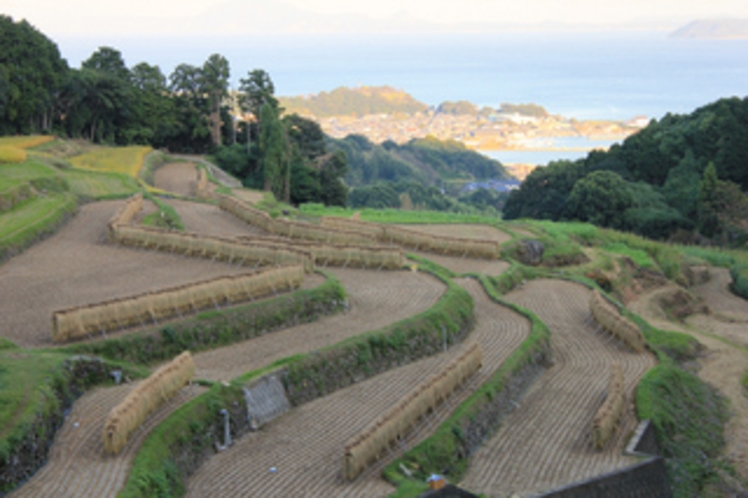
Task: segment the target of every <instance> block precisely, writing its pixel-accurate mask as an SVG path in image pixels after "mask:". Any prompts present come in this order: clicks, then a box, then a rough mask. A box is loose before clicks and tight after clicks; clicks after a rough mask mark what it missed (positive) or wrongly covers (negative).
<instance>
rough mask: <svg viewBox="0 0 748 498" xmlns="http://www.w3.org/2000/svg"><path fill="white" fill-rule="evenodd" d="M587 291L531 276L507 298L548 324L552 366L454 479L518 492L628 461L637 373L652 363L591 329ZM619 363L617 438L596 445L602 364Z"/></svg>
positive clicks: (605, 367)
mask: <svg viewBox="0 0 748 498" xmlns="http://www.w3.org/2000/svg"><path fill="white" fill-rule="evenodd" d="M589 298H590V291H589V290H588V289H586V288H585V287H583V286H581V285H578V284H574V283H570V282H566V281H562V280H536V281H532V282H529V283H528V284H526V285H525V286H524V287H523V288H522V289H519V290H516V291H514V292H512V293H510V294H509V295H508V296H507V299H508V300H509V301H511V302H513V303H516V304H519V305H521V306H524V307H526V308H528V309H530V310H532V311H533V312H535V313H536V314H537V315H538V316H539V317H540V319H541V320H543V321H544V322H545V323H546V324H547V325H548V326H549V328H550V329H551V343H552V348H553V361H554V365H553V367H551V368H550V369H549V370H547V371H546V372H545V373H544V374H543V375H542V376H541V377H540V379H538V380H537V381H536V382H535V384H533V386H532V387H531V388H530V390H529V391H528V392H527V394H526V395H525V396H524V397H523V399H522V401H520V407H519V408H517V409H516V410H515V411H514V412H513V413H512V414H510V415H509V416H508V417H507V418H506V419H505V421H504V424H503V426H502V428H500V429H499V431H497V433H496V434H495V435H494V436H493V437H492V438H491V439H490V440H489V441H488V442H486V443H485V444H484V446H482V447H481V448H480V449H479V450H478V451H477V452H476V454H475V455H474V456H473V457H472V460H471V464H470V469H469V471H468V473H467V475H466V476H465V479H464V480H463V482H462V483H461V485H462V486H464V487H465V488H466V489H470V490H471V491H473V492H480V493H485V494H487V495H489V496H510V495H512V494H514V493H517V494H519V495H521V496H525V495H528V494H532V493H537V492H541V491H544V490H549V489H552V488H555V487H558V486H562V485H565V484H570V483H572V482H575V481H579V480H582V479H586V478H590V477H593V476H595V475H598V474H601V473H604V472H609V471H612V470H615V469H618V468H621V467H625V466H627V465H629V464H632V463H634V462H635V461H636V460H635V459H633V458H630V457H626V456H623V455H622V450H623V447H624V446H625V439H624V438H625V436H626V435H628V434H629V433H630V431H631V430H633V428H634V426H635V425H636V419H635V415H634V412H633V407H632V406H631V400H632V393H633V391H634V388H635V386H636V384H637V382H638V381H639V378H640V377H641V376H642V375H643V374H644V373H645V372H646V371H647V370H648V369H649V368H650V367H652V366H654V364H655V359H654V357H653V356H652V355H650V354H648V353H643V354H635V353H632V352H629V351H628V350H627V349H625V348H624V347H623V346H621V345H619V344H617V343H616V342H614V341H613V340H612V339H611V338H610V337H609V336H608V335H607V334H606V333H604V332H602V331H600V332H598V331H597V327H596V325H595V324H594V322H593V320H592V318H591V315H590V311H589ZM613 361H618V362H620V363H621V365H622V367H623V371H624V376H625V392H626V396H627V400H628V403H627V408H626V411H625V414H624V418H623V422H622V424H621V427H620V428H619V430H618V433H617V437H616V438H615V439H614V440H612V441H611V442H610V443H609V444H608V445H607V446H606V447H605V448H604V450H603V451H595V450H594V449H592V446H591V444H590V439H589V438H590V432H591V429H592V419H593V417H594V415H595V413H596V411H597V409H598V408H599V406H600V405H601V404H602V402H603V400H604V396H605V390H606V387H607V382H608V373H609V366H610V364H611V363H612V362H613Z"/></svg>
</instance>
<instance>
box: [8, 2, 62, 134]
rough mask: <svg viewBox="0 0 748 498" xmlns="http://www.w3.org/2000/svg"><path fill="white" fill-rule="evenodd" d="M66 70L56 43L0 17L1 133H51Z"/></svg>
mask: <svg viewBox="0 0 748 498" xmlns="http://www.w3.org/2000/svg"><path fill="white" fill-rule="evenodd" d="M67 71H68V66H67V62H65V60H64V59H62V58H61V57H60V51H59V50H58V48H57V45H56V44H54V43H53V42H52V41H51V40H49V39H48V38H47V37H46V36H44V35H43V34H42V33H41V32H39V31H38V30H37V29H36V28H34V27H33V26H31V25H30V24H29V23H28V22H26V21H25V20H23V21H20V22H18V23H15V22H13V19H12V18H10V17H7V16H4V15H0V133H2V134H5V133H30V132H35V131H39V130H49V129H50V127H51V123H52V118H53V114H54V105H55V101H56V99H57V94H58V92H59V90H60V87H61V86H62V84H63V82H64V81H65V77H66V75H67Z"/></svg>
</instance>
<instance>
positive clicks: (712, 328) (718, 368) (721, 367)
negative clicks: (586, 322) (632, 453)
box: [629, 268, 748, 480]
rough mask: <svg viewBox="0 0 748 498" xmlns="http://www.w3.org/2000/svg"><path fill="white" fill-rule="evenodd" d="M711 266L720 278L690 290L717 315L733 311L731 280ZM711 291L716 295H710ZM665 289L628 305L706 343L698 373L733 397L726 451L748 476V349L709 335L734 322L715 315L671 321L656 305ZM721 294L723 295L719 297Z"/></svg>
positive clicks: (663, 325)
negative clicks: (746, 378)
mask: <svg viewBox="0 0 748 498" xmlns="http://www.w3.org/2000/svg"><path fill="white" fill-rule="evenodd" d="M710 270H712V271H713V270H717V271H716V272H713V273H712V274H713V275H715V273H716V276H717V278H713V279H712V281H710V282H708V283H707V284H706V285H702V286H697V287H694V288H693V289H691V290H692V291H693V292H694V293H696V294H697V295H701V296H702V297H704V298H705V300H706V301H707V303H708V304H709V306H710V308H711V309H712V310H713V311H714V312H715V314H716V316H719V315H720V314H729V313H733V312H734V311H735V309H734V308H733V307H732V305H734V304H735V301H734V300H735V299H739V298H737V297H735V296H733V295H732V294H727V293H729V291H728V289H727V285H728V284H729V280H725V278H724V275H723V276H722V277H720V276H719V274H720V273H721V272H722V270H721V269H716V268H711V269H710ZM728 276H729V274H728ZM720 286H721V287H720ZM671 287H672V288H671V289H670V290H669V291H670V292H672V291H673V290H675V289H677V287H675V286H671ZM712 291H713V292H714V294H713V295H711V294H712ZM663 292H668V289H664V290H662V289H661V290H656V291H653V292H649V293H647V294H644V295H642V296H640V297H639V299H637V300H636V301H634V302H632V303H630V304H629V308H630V309H631V310H632V311H634V312H635V313H638V314H639V315H641V316H642V317H643V318H645V319H646V320H648V321H649V322H650V323H651V324H652V325H654V326H655V327H658V328H661V329H664V330H675V331H679V332H685V333H687V334H691V335H693V336H695V337H696V339H698V340H699V342H701V343H702V344H703V345H704V346H706V348H707V349H708V354H707V355H705V356H704V357H702V358H701V359H700V360H699V366H700V369H699V372H698V376H699V377H700V378H701V379H702V380H703V381H705V382H708V383H709V384H711V385H713V386H715V387H716V388H717V389H719V390H720V392H721V393H722V394H724V395H725V396H727V397H728V398H729V399H730V413H731V415H732V416H731V418H730V420H729V421H728V423H727V424H726V426H725V441H726V445H725V450H724V455H725V456H726V457H727V458H728V459H729V460H730V461H731V462H732V463H733V465H734V467H735V469H736V470H737V471H738V472H739V473H740V474H741V476H742V478H743V479H744V480H748V397H746V396H745V394H744V389H743V387H742V386H741V385H740V379H741V377H742V376H743V374H744V372H745V369H746V368H747V367H748V352H747V351H746V350H745V349H743V350H740V349H738V348H735V347H733V346H731V345H729V344H726V343H725V342H723V341H721V340H719V339H717V338H715V337H712V336H710V335H708V334H715V335H717V336H721V337H725V334H724V332H725V331H724V328H725V326H728V327H729V326H730V325H731V324H725V323H723V322H721V321H720V320H718V319H716V318H715V317H714V316H707V315H694V316H692V317H690V318H689V319H688V320H687V324H681V323H676V322H672V321H669V320H668V319H667V317H666V316H665V313H664V312H663V311H662V309H661V308H660V307H659V306H658V305H657V302H658V298H659V296H660V295H661V294H662V293H663ZM719 296H723V298H722V299H720V297H719ZM725 298H726V299H725ZM742 328H743V333H744V334H745V333H746V332H745V331H746V325H745V324H743V325H742ZM705 332H706V334H705Z"/></svg>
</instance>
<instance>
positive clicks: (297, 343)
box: [194, 269, 446, 380]
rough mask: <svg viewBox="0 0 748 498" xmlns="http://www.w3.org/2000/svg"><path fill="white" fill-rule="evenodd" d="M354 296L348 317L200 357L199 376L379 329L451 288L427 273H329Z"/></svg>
mask: <svg viewBox="0 0 748 498" xmlns="http://www.w3.org/2000/svg"><path fill="white" fill-rule="evenodd" d="M329 271H330V272H331V273H333V274H334V275H336V276H337V277H338V278H339V279H340V281H341V282H342V283H343V286H344V287H345V289H346V292H347V293H348V302H349V310H348V311H347V312H346V313H342V314H338V315H333V316H329V317H324V318H321V319H320V320H318V321H316V322H312V323H309V324H304V325H299V326H296V327H291V328H288V329H284V330H280V331H277V332H273V333H272V334H268V335H265V336H262V337H258V338H256V339H252V340H250V341H246V342H243V343H241V344H234V345H232V346H228V347H224V348H219V349H215V350H212V351H206V352H203V353H198V354H196V355H195V356H194V358H195V364H196V366H197V378H202V379H209V380H230V379H233V378H234V377H237V376H238V375H241V374H243V373H245V372H249V371H251V370H255V369H257V368H260V367H263V366H265V365H268V364H269V363H271V362H273V361H275V360H277V359H280V358H285V357H287V356H291V355H294V354H298V353H304V352H309V351H314V350H316V349H320V348H322V347H324V346H328V345H330V344H334V343H336V342H338V341H341V340H343V339H345V338H347V337H352V336H355V335H358V334H361V333H363V332H367V331H369V330H376V329H378V328H381V327H384V326H386V325H389V324H391V323H394V322H397V321H399V320H402V319H404V318H408V317H411V316H414V315H416V314H418V313H420V312H422V311H424V310H426V309H428V308H429V307H431V306H432V305H433V304H434V303H435V302H436V301H437V300H438V299H439V297H440V296H441V295H442V294H443V293H444V291H445V290H446V287H445V286H444V284H443V283H442V282H441V281H439V280H437V279H436V278H434V277H432V276H430V275H428V274H425V273H421V272H418V273H413V272H410V271H379V272H377V271H368V270H342V269H332V270H329Z"/></svg>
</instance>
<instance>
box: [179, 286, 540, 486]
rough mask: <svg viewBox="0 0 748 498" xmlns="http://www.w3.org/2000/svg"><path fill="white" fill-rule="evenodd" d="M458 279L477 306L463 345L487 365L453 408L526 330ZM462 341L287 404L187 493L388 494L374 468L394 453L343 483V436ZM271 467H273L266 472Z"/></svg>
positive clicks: (201, 473)
mask: <svg viewBox="0 0 748 498" xmlns="http://www.w3.org/2000/svg"><path fill="white" fill-rule="evenodd" d="M460 283H461V285H463V286H464V287H465V288H466V289H467V290H468V291H469V292H470V294H471V295H472V296H473V299H474V300H475V305H476V307H475V311H476V328H475V330H474V331H473V332H472V333H471V336H470V337H469V338H468V340H467V342H466V344H468V343H470V342H472V341H476V342H478V343H480V344H481V346H482V347H483V351H484V368H483V369H482V370H481V371H480V372H479V373H478V374H476V376H475V377H476V378H475V379H474V380H473V381H472V382H471V384H470V386H469V387H468V388H466V389H463V390H461V391H460V392H459V393H458V394H457V395H456V396H455V398H454V399H452V400H450V403H451V404H452V406H455V405H456V404H457V403H459V402H461V401H463V400H464V399H466V398H467V396H468V395H469V394H470V393H471V392H473V389H475V388H476V387H477V386H480V384H481V383H483V382H485V381H486V380H487V379H488V377H489V376H490V375H491V374H492V373H493V372H494V371H495V370H496V368H498V367H499V366H500V365H501V363H502V362H503V361H504V360H505V359H506V358H507V356H509V354H511V352H512V351H514V349H516V348H517V347H518V346H519V344H520V343H521V342H522V340H524V338H525V337H527V334H528V333H529V330H530V325H529V323H528V321H527V320H526V319H525V318H524V317H521V316H519V315H517V314H515V313H514V312H512V311H510V310H508V309H506V308H504V307H502V306H499V305H497V304H495V303H493V302H492V301H491V300H490V299H489V298H488V297H487V296H486V294H485V293H484V292H483V289H482V288H481V287H480V284H478V283H477V282H475V281H473V280H463V281H461V282H460ZM463 347H464V346H458V347H456V348H453V349H452V350H450V351H448V352H446V353H442V354H440V355H437V356H435V357H431V358H426V359H423V360H420V361H417V362H415V363H412V364H410V365H406V366H403V367H400V368H397V369H394V370H391V371H389V372H386V373H384V374H382V375H378V376H376V377H374V378H372V379H369V380H366V381H364V382H361V383H359V384H356V385H355V386H351V387H349V388H346V389H342V390H340V391H338V392H336V393H333V394H332V395H330V396H326V397H325V398H321V399H318V400H315V401H313V402H311V403H308V404H306V405H304V406H301V407H299V408H298V409H295V410H292V411H291V412H289V413H288V414H286V415H284V416H283V417H281V418H280V419H278V420H276V421H274V422H272V423H271V424H269V425H268V426H267V427H265V428H263V430H262V431H260V432H257V433H253V434H250V435H247V436H244V437H243V438H241V439H240V440H238V441H236V442H235V445H234V446H233V447H232V448H231V449H230V450H229V451H226V452H223V453H220V454H218V455H215V456H214V457H212V458H211V459H209V460H208V462H206V463H205V464H204V465H203V466H202V467H201V468H200V469H199V470H198V471H197V473H196V474H195V475H194V476H193V477H192V479H191V480H190V481H189V486H188V493H187V496H190V497H203V496H366V497H375V496H387V495H388V494H390V493H391V492H392V491H393V488H392V486H391V485H390V484H388V483H387V482H385V481H384V480H383V479H381V478H380V477H379V471H381V468H382V467H383V466H384V464H386V463H387V462H388V461H391V460H392V458H389V459H387V460H385V461H382V462H379V463H378V465H376V466H375V467H374V468H372V469H369V470H368V471H367V472H365V473H364V474H363V475H362V476H360V477H359V478H358V479H356V480H355V481H354V482H352V483H346V482H344V481H343V480H342V479H341V477H340V468H341V461H342V456H343V447H344V445H345V443H346V441H347V440H348V439H349V438H350V437H352V436H353V435H355V434H356V433H357V432H359V431H360V430H362V429H363V428H364V427H365V426H366V425H367V424H368V423H370V422H371V421H372V420H373V419H375V418H376V417H377V416H378V415H379V414H380V413H382V412H383V411H385V410H386V409H388V408H389V407H391V406H392V405H393V404H394V403H396V402H397V401H398V400H399V399H400V398H401V397H402V396H404V395H405V394H407V393H408V392H409V391H410V390H411V389H413V388H414V387H415V386H417V385H418V384H419V383H420V382H422V381H424V380H425V379H426V378H427V377H428V376H429V375H432V374H433V373H435V372H437V371H438V370H439V368H440V367H443V365H444V364H445V363H446V362H448V361H449V359H450V358H452V357H453V356H454V355H456V354H459V352H460V351H461V350H462V348H463ZM446 408H447V407H445V409H443V410H441V411H440V413H439V414H440V417H439V418H438V419H434V420H432V421H431V423H432V424H434V426H436V424H438V422H439V420H443V419H445V418H446V417H447V416H448V415H449V413H451V411H450V410H449V409H446ZM422 429H423V430H422V431H421V432H420V434H418V435H417V436H416V437H414V438H411V439H409V440H408V441H407V442H406V444H407V446H408V447H412V446H413V445H414V444H416V443H417V442H418V441H420V440H422V439H423V438H424V437H425V436H427V435H428V433H429V430H428V429H429V426H428V424H423V426H422ZM393 456H394V455H393ZM271 467H276V469H277V472H275V473H271V472H270V471H269V469H270V468H271Z"/></svg>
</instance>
